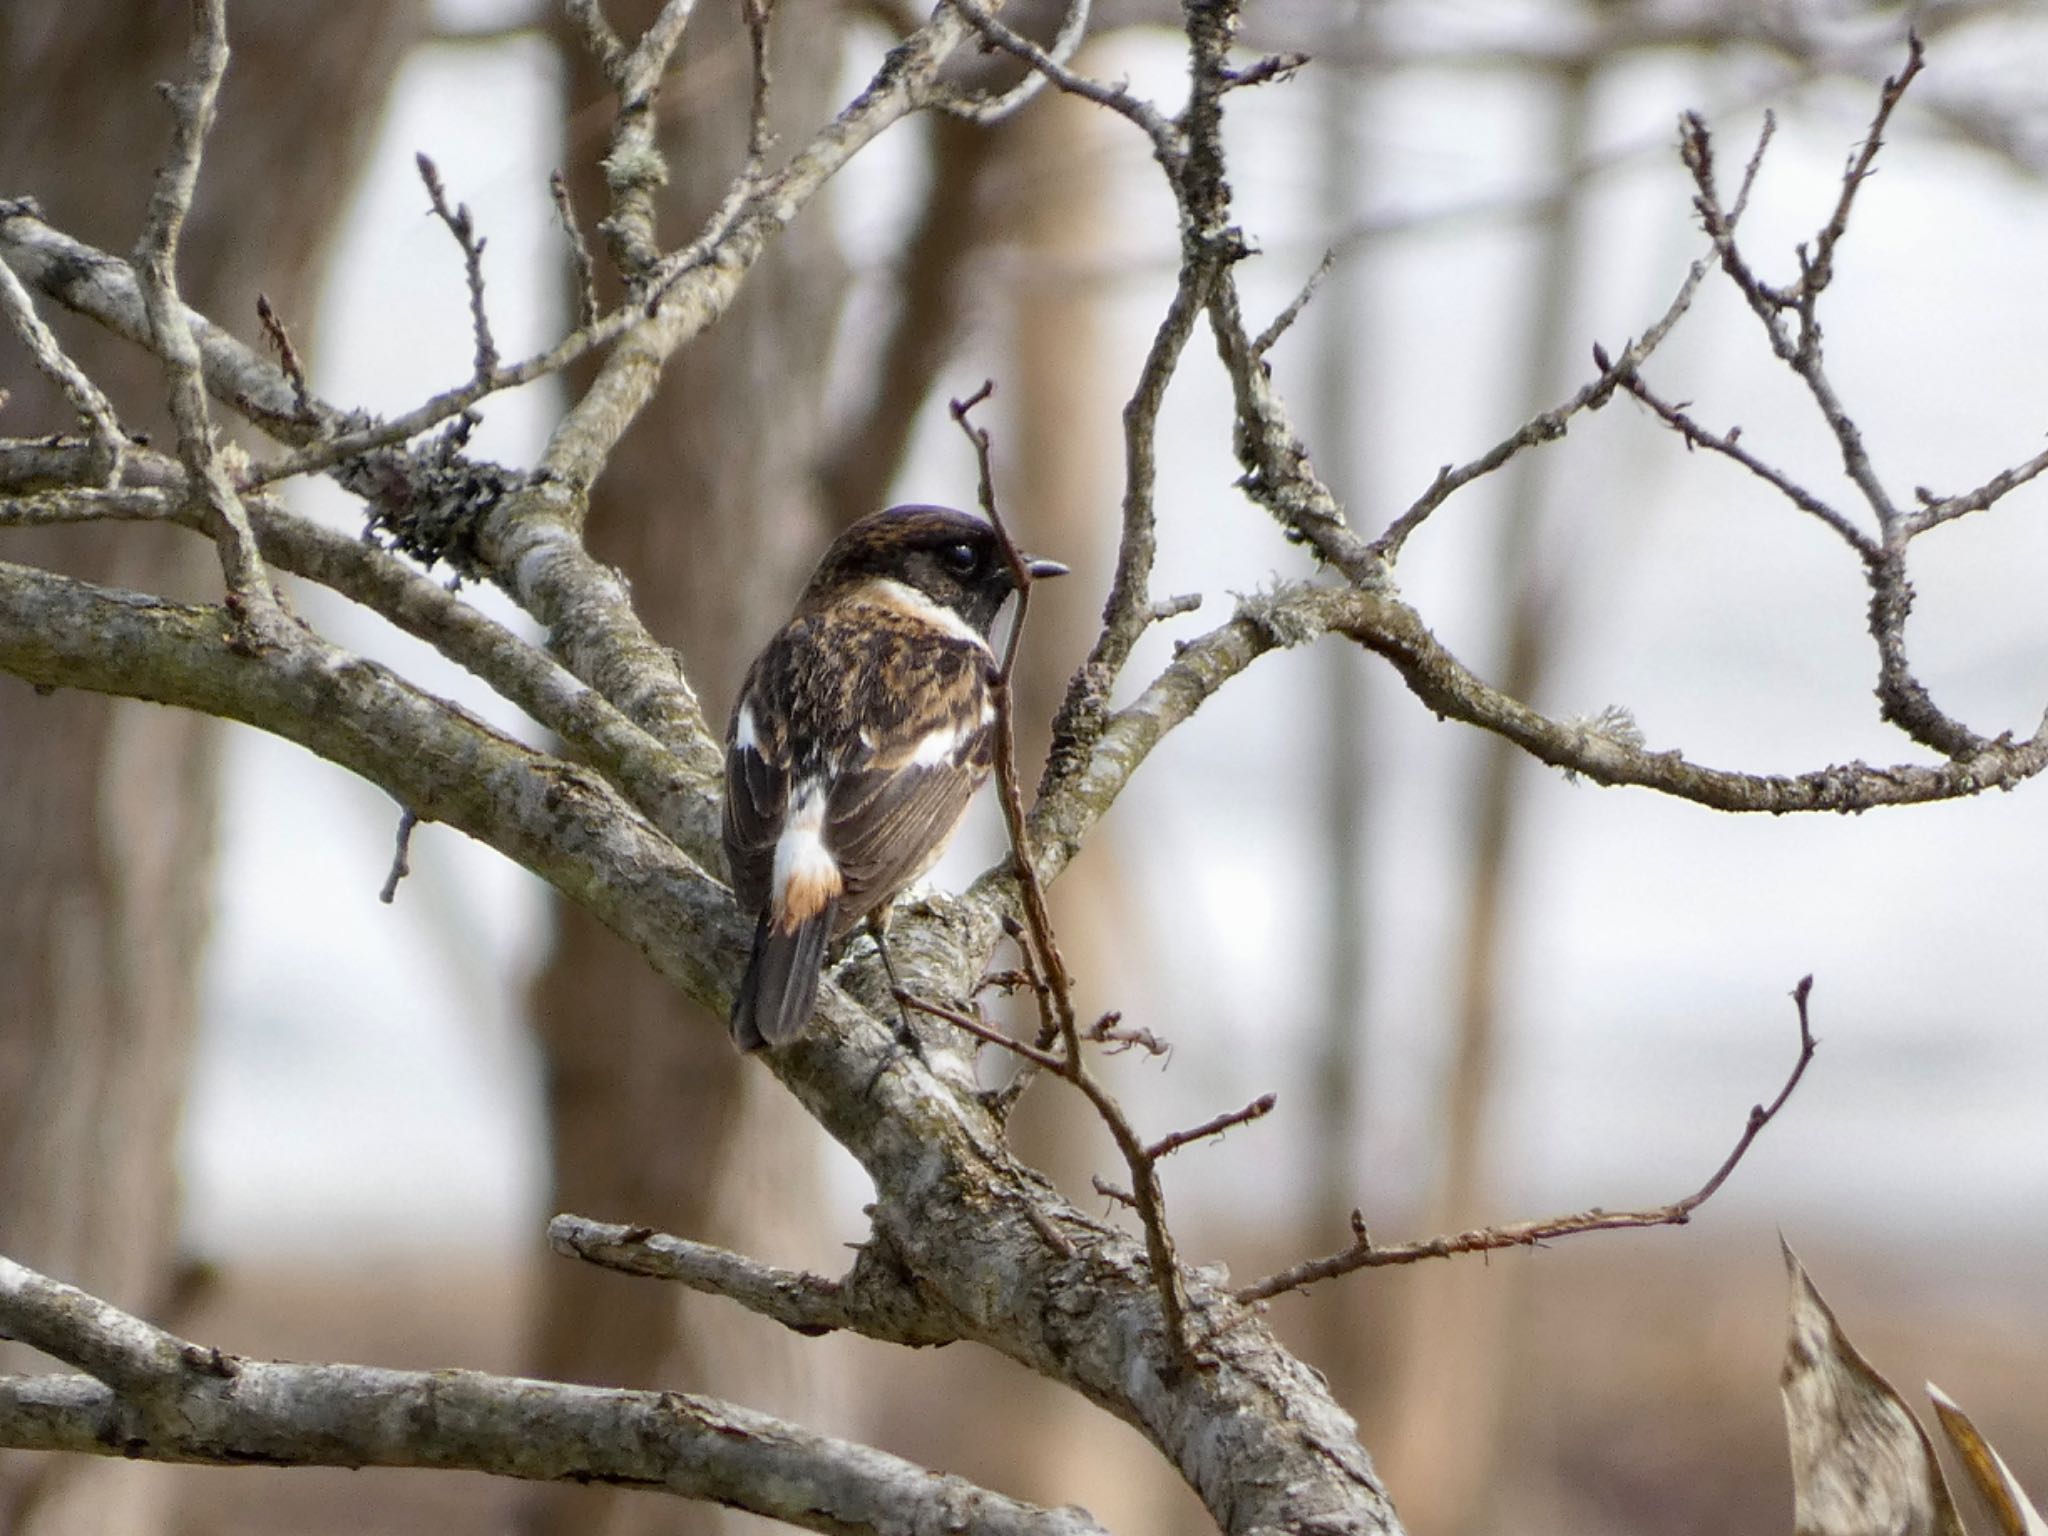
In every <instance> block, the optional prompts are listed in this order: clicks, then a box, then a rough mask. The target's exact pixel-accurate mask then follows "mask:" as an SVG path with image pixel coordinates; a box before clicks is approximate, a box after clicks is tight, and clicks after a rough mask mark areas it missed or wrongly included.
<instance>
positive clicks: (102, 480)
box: [0, 261, 127, 486]
mask: <svg viewBox="0 0 2048 1536" xmlns="http://www.w3.org/2000/svg"><path fill="white" fill-rule="evenodd" d="M0 314H4V315H5V316H6V317H7V322H8V324H9V325H11V326H12V327H13V328H14V334H15V335H16V336H18V337H20V338H21V344H22V345H23V346H24V347H26V348H27V349H28V355H29V361H31V362H32V363H34V364H35V365H36V367H37V368H38V369H39V370H41V371H42V373H43V375H44V376H45V377H47V378H48V379H49V380H50V382H51V383H53V384H55V385H56V386H57V387H58V388H59V389H61V390H62V391H63V392H64V398H65V399H66V400H68V401H70V402H71V409H72V410H74V411H76V412H77V413H78V419H79V420H80V421H81V422H82V423H83V424H84V426H85V431H86V435H87V437H88V438H89V439H90V440H91V442H92V448H93V461H94V465H93V470H94V472H93V478H94V479H95V480H96V481H98V482H99V484H101V485H103V486H114V485H118V484H120V482H121V460H122V456H123V455H124V454H125V453H126V451H127V434H126V433H124V432H123V431H122V430H121V423H120V421H119V420H118V419H116V417H115V415H114V405H113V402H112V401H110V400H109V399H107V397H106V395H105V394H103V393H102V392H101V390H100V387H99V385H97V384H95V383H93V381H92V379H91V377H90V376H89V375H88V374H87V373H86V371H85V370H84V369H83V368H81V367H79V366H78V364H76V363H75V362H73V361H72V360H71V358H70V357H69V356H68V355H66V353H65V351H64V349H63V348H62V347H61V346H59V345H58V344H57V338H56V336H55V335H53V334H52V333H51V331H50V328H49V327H48V326H47V325H45V324H43V318H42V316H41V315H38V314H37V313H36V307H35V302H34V301H33V300H32V299H30V298H29V295H28V290H27V289H26V288H24V287H22V285H21V279H20V278H18V277H16V276H15V275H14V270H13V269H12V268H11V267H9V266H8V265H7V263H6V262H4V261H0Z"/></svg>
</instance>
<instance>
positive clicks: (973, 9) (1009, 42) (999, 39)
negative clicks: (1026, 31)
mask: <svg viewBox="0 0 2048 1536" xmlns="http://www.w3.org/2000/svg"><path fill="white" fill-rule="evenodd" d="M952 9H953V10H954V11H956V12H958V13H959V14H960V15H961V16H963V17H965V18H966V19H967V23H968V25H969V26H971V27H973V28H974V30H975V31H976V32H978V33H980V34H981V36H982V38H983V39H984V40H985V41H987V42H988V43H990V44H991V45H993V46H995V47H997V48H1000V49H1002V50H1003V51H1004V52H1005V53H1008V54H1013V55H1015V56H1016V57H1017V58H1019V59H1022V60H1023V61H1024V62H1025V63H1026V64H1029V65H1030V66H1031V68H1032V71H1033V74H1034V76H1043V77H1044V78H1045V79H1047V80H1050V81H1052V82H1053V84H1055V85H1057V86H1058V87H1059V88H1060V89H1061V90H1063V91H1065V92H1067V93H1068V94H1069V95H1071V96H1079V97H1081V98H1082V99H1083V100H1084V101H1092V102H1094V103H1095V104H1096V105H1097V106H1099V107H1107V108H1108V109H1109V110H1110V111H1112V112H1114V113H1116V114H1117V115H1118V116H1120V117H1124V118H1128V119H1129V120H1130V121H1131V122H1133V123H1135V124H1137V126H1138V127H1139V128H1140V129H1141V130H1143V132H1144V134H1145V136H1146V137H1147V138H1149V139H1150V140H1151V141H1152V152H1153V154H1154V156H1156V157H1157V158H1158V160H1159V162H1160V164H1161V165H1162V166H1165V167H1166V168H1167V169H1168V172H1169V174H1177V172H1178V168H1179V166H1180V164H1181V161H1182V158H1183V147H1182V141H1181V136H1180V133H1179V130H1177V129H1176V128H1175V127H1174V125H1173V123H1172V122H1171V121H1169V120H1168V118H1167V117H1166V115H1165V114H1164V113H1162V112H1161V111H1160V110H1159V109H1158V108H1157V107H1155V106H1153V105H1152V103H1151V102H1149V101H1145V100H1143V99H1142V98H1140V97H1137V96H1133V95H1132V94H1131V93H1130V91H1129V90H1128V89H1126V88H1125V87H1123V86H1121V85H1111V84H1108V83H1107V82H1105V81H1101V80H1096V79H1093V78H1091V77H1089V76H1087V75H1084V74H1081V73H1079V72H1078V71H1076V70H1073V69H1070V68H1068V67H1067V62H1066V59H1065V57H1064V56H1056V55H1055V54H1054V53H1048V52H1046V50H1045V49H1043V48H1041V47H1039V46H1038V44H1036V43H1034V42H1032V41H1031V39H1030V38H1028V37H1026V36H1024V35H1023V34H1022V33H1021V32H1018V31H1016V30H1014V29H1013V28H1011V27H1008V26H1005V25H1004V24H1003V23H1002V22H1001V21H999V20H997V19H996V17H995V16H993V15H991V14H990V13H989V12H988V11H987V10H986V9H985V8H984V7H982V6H981V5H979V4H977V3H976V0H952ZM1076 18H1078V19H1079V22H1080V25H1081V26H1084V27H1085V26H1086V24H1087V19H1088V8H1087V6H1086V5H1085V4H1081V3H1078V0H1076V3H1075V4H1072V5H1070V6H1069V8H1068V10H1067V20H1066V24H1065V25H1063V27H1062V29H1061V36H1063V37H1064V36H1065V35H1066V31H1067V27H1068V26H1072V25H1073V24H1074V22H1075V19H1076ZM1076 40H1078V32H1077V33H1076ZM1057 46H1058V45H1057V43H1055V48H1057ZM1029 83H1031V84H1033V85H1034V88H1035V80H1034V81H1032V82H1029ZM1017 90H1018V91H1022V90H1023V86H1021V85H1020V86H1019V87H1017ZM1014 94H1016V93H1015V92H1014V91H1013V92H1010V93H1006V94H1005V96H1004V97H1001V98H997V103H1000V104H1001V106H1002V110H1010V109H1011V108H1012V106H1013V105H1014V104H1013V103H1010V102H1009V101H1008V97H1009V96H1010V95H1014ZM1026 94H1027V95H1028V93H1026ZM931 96H932V99H933V101H934V103H935V104H936V105H938V106H942V107H944V108H945V109H946V110H947V111H951V112H958V113H961V114H962V115H965V116H971V117H980V116H981V115H982V113H983V111H984V110H987V111H991V112H992V111H994V110H995V108H996V105H997V103H991V104H989V105H988V106H987V107H986V108H984V107H982V106H981V105H979V104H977V103H975V102H968V101H961V100H959V99H958V98H956V97H952V96H948V95H943V94H941V93H939V92H938V91H937V90H936V89H934V90H933V91H932V93H931ZM1020 99H1021V98H1020Z"/></svg>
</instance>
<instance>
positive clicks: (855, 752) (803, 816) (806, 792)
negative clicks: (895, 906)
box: [724, 506, 1067, 1051]
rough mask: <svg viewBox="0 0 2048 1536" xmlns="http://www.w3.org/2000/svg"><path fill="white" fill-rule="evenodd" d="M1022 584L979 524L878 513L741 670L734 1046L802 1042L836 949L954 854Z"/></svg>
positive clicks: (976, 783) (734, 732)
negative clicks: (1001, 629)
mask: <svg viewBox="0 0 2048 1536" xmlns="http://www.w3.org/2000/svg"><path fill="white" fill-rule="evenodd" d="M1026 564H1027V568H1028V570H1029V572H1030V574H1031V575H1032V576H1034V577H1039V576H1063V575H1065V574H1066V569H1067V568H1066V567H1065V566H1063V565H1061V564H1059V563H1058V562H1056V561H1052V560H1037V559H1033V560H1029V561H1027V562H1026ZM1015 587H1016V581H1015V578H1014V576H1013V575H1012V573H1011V570H1010V567H1009V564H1008V562H1007V561H1006V560H1005V558H1004V555H1003V548H1002V544H1001V541H1000V540H999V539H998V538H997V536H996V532H995V530H994V528H992V527H991V526H990V525H989V524H988V523H987V522H985V521H983V520H982V519H981V518H979V517H976V516H974V515H972V514H970V513H966V512H956V511H954V510H952V509H951V508H948V507H927V506H902V507H891V508H889V509H888V510H887V511H885V512H876V513H871V514H870V515H869V516H867V517H863V518H861V519H860V520H859V521H858V522H856V523H854V524H853V525H852V526H850V527H849V528H847V530H846V531H845V532H844V533H842V534H840V535H839V537H838V538H837V539H835V540H834V541H833V543H832V546H831V548H829V549H827V550H826V551H825V557H824V559H822V560H821V561H819V562H818V568H817V570H816V571H815V572H813V573H812V576H811V580H810V584H809V585H808V586H807V587H805V588H804V593H803V597H802V598H801V599H800V600H799V601H798V603H797V608H796V614H795V616H794V617H792V618H791V619H790V621H789V622H788V623H787V624H785V625H783V627H782V628H781V630H780V631H778V632H777V634H776V636H775V638H774V639H772V640H770V641H769V642H768V646H767V648H766V649H765V650H763V651H762V652H761V654H760V655H759V656H758V657H756V658H755V660H754V664H753V666H752V667H751V668H749V669H748V671H747V676H746V681H745V682H744V683H742V684H741V685H740V695H739V701H738V703H736V704H735V705H734V706H733V712H732V721H731V723H730V724H729V725H728V726H727V727H726V732H725V829H724V830H725V861H726V865H727V867H728V868H729V869H730V870H731V872H732V884H733V890H734V891H735V892H736V893H737V894H738V896H739V899H740V905H741V906H742V908H743V909H745V910H747V911H750V912H753V913H755V914H756V915H757V921H756V923H755V925H754V950H753V955H752V957H751V958H750V959H749V960H748V961H747V974H746V978H745V979H744V980H743V981H741V983H740V990H739V995H738V997H737V998H735V1000H734V1002H733V1008H732V1032H733V1039H734V1040H735V1041H736V1042H737V1043H738V1045H739V1047H740V1049H742V1050H749V1051H750V1050H754V1049H756V1048H758V1047H760V1046H762V1045H781V1044H782V1043H783V1042H784V1041H787V1040H790V1039H792V1038H794V1037H795V1036H796V1034H797V1033H798V1032H799V1031H801V1030H802V1029H803V1027H804V1025H805V1024H806V1023H807V1022H808V1021H809V1019H810V1016H811V1009H812V1007H813V1005H814V1004H815V1003H816V1002H817V999H818V976H819V972H820V970H821V968H822V967H823V965H824V961H825V949H826V945H827V944H828V943H830V942H831V941H832V940H835V939H838V938H842V937H844V936H845V935H846V934H848V933H850V932H852V930H853V929H854V928H855V927H857V926H858V925H859V924H860V923H861V922H862V921H863V920H864V919H866V918H868V917H869V916H870V915H879V914H880V913H881V912H882V910H883V909H884V908H886V906H887V904H888V903H889V901H890V900H891V899H892V898H893V897H894V896H895V895H896V893H897V892H898V891H901V890H902V889H903V888H904V886H906V885H908V884H909V883H910V882H911V881H913V880H915V879H916V878H917V877H918V876H919V875H922V874H923V873H924V872H925V871H926V870H928V869H929V868H931V866H932V865H933V864H934V863H936V862H937V860H938V857H939V855H940V854H941V853H943V852H944V851H945V847H946V844H947V843H948V842H949V841H950V840H951V839H952V836H953V831H954V828H955V827H957V826H958V825H959V823H960V818H961V815H962V813H963V812H965V810H966V809H967V802H968V800H969V799H971V798H972V797H973V794H974V792H975V790H976V789H978V788H980V787H981V784H982V781H983V780H984V779H986V778H987V777H988V773H989V769H990V767H991V765H992V764H993V762H994V746H995V707H994V704H993V702H992V698H991V694H990V688H989V684H990V681H991V679H992V677H993V676H994V673H995V666H996V662H995V657H994V654H993V653H992V652H991V651H990V649H989V643H988V633H989V628H990V626H991V625H992V624H994V622H995V617H996V613H997V610H999V609H1000V608H1001V607H1002V606H1003V602H1004V600H1005V599H1007V598H1008V597H1009V595H1010V593H1011V592H1012V591H1013V590H1015Z"/></svg>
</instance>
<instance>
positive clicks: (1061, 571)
mask: <svg viewBox="0 0 2048 1536" xmlns="http://www.w3.org/2000/svg"><path fill="white" fill-rule="evenodd" d="M1024 569H1025V570H1027V571H1029V572H1030V573H1031V579H1032V580H1033V581H1040V580H1043V579H1044V578H1045V577H1047V576H1064V575H1066V574H1067V568H1066V567H1065V566H1064V565H1061V564H1060V563H1059V561H1057V560H1040V559H1037V558H1035V557H1033V558H1027V559H1026V560H1025V562H1024Z"/></svg>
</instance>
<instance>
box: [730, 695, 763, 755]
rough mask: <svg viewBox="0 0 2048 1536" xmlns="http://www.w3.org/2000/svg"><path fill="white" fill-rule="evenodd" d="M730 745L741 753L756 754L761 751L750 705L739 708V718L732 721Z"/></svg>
mask: <svg viewBox="0 0 2048 1536" xmlns="http://www.w3.org/2000/svg"><path fill="white" fill-rule="evenodd" d="M732 744H733V745H734V746H736V747H738V748H739V749H740V750H741V751H742V752H756V753H758V752H759V751H760V750H761V736H760V731H759V728H758V727H757V726H756V725H755V724H754V706H753V705H752V704H742V705H741V706H740V712H739V718H738V719H736V720H734V721H733V726H732Z"/></svg>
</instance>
